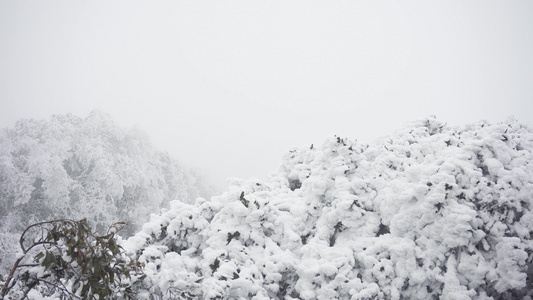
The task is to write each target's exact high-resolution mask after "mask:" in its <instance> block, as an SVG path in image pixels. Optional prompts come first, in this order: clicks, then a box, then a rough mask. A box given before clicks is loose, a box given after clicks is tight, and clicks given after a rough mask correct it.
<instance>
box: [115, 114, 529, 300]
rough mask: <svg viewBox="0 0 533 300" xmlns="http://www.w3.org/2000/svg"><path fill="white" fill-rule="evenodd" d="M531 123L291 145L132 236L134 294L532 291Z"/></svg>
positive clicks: (471, 294)
mask: <svg viewBox="0 0 533 300" xmlns="http://www.w3.org/2000/svg"><path fill="white" fill-rule="evenodd" d="M532 151H533V133H532V131H531V130H530V129H528V128H527V127H525V126H523V125H521V124H519V123H517V122H516V121H514V120H509V121H508V122H504V123H501V124H488V123H478V124H474V125H471V126H467V127H465V128H451V127H447V126H446V125H445V124H443V123H440V122H438V121H437V120H435V119H434V118H428V119H425V120H422V121H418V122H414V123H412V124H410V125H409V126H407V127H406V128H404V129H403V130H400V131H398V132H397V133H396V134H393V135H391V136H389V137H386V138H383V139H382V140H380V141H379V142H377V143H374V144H371V145H367V144H361V143H358V142H357V141H354V140H349V139H343V138H340V137H333V138H330V139H328V140H326V142H325V143H324V144H322V145H320V146H316V145H311V146H306V147H300V148H296V149H293V150H291V151H290V152H289V153H288V154H287V156H286V157H285V158H284V163H283V165H282V167H281V168H280V171H279V172H278V173H277V174H276V175H273V176H272V177H271V178H270V179H269V180H268V181H267V182H260V181H257V180H249V181H238V180H236V181H235V182H233V184H232V185H231V186H230V188H229V189H228V190H227V191H226V192H225V193H224V194H222V195H221V196H218V197H213V198H212V199H211V201H206V200H203V199H199V200H197V202H196V203H194V204H185V203H182V202H177V201H176V202H172V203H171V205H170V209H169V210H167V211H164V212H163V213H161V214H160V215H152V218H151V220H150V222H148V223H146V224H145V225H144V226H143V228H142V230H141V232H139V233H138V234H136V235H135V236H133V237H131V238H130V239H128V240H127V241H124V243H123V246H124V248H125V249H126V251H127V254H128V255H130V256H131V257H132V258H138V259H139V261H141V262H143V263H145V264H146V269H145V271H144V272H145V274H146V275H147V277H146V278H145V279H144V281H142V282H138V284H137V286H136V289H137V292H138V294H137V297H138V298H139V299H152V298H154V297H155V298H156V299H175V298H177V297H182V298H191V299H196V298H199V299H228V298H229V299H239V298H240V299H250V298H251V299H337V298H340V299H520V298H523V297H527V296H528V295H529V296H531V294H532V292H531V290H532V289H533V284H532V282H533V265H532V261H533V254H532V253H533V242H532V234H533V212H532V206H533V165H532V164H533V152H532Z"/></svg>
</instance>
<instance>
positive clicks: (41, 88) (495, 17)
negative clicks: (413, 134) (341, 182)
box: [0, 0, 533, 187]
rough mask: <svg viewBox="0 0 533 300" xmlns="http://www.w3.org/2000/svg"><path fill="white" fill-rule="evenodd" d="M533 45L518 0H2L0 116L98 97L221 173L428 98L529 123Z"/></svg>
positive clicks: (393, 120) (455, 112)
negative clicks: (512, 117) (513, 117)
mask: <svg viewBox="0 0 533 300" xmlns="http://www.w3.org/2000/svg"><path fill="white" fill-rule="evenodd" d="M532 55H533V1H530V0H528V1H518V0H513V1H490V0H489V1H486V0H484V1H401V2H400V1H290V0H287V1H131V0H128V1H57V0H53V1H25V0H3V1H1V2H0V127H10V126H13V124H14V123H15V122H16V121H17V120H18V119H21V118H35V119H48V118H49V117H50V115H52V114H58V113H73V114H76V115H78V116H80V117H86V116H87V115H88V114H89V112H90V111H92V110H93V109H100V110H102V111H104V112H106V113H108V114H110V115H111V116H112V117H113V118H114V120H115V121H116V122H117V123H118V124H120V125H121V126H124V127H130V126H133V125H137V126H139V127H140V128H141V129H143V130H144V131H145V132H147V133H148V134H149V136H150V137H151V138H152V141H153V142H154V144H155V145H156V146H157V147H158V148H160V149H163V150H167V151H169V152H170V153H172V154H173V155H174V156H175V157H176V158H178V160H180V161H181V162H183V163H185V164H188V165H191V166H196V167H199V168H200V169H202V170H204V171H205V172H207V173H209V174H210V175H209V178H210V179H211V180H212V181H213V182H214V184H215V185H217V186H219V187H223V185H224V182H225V178H226V177H242V178H249V177H257V178H263V179H264V178H266V176H267V174H268V173H269V172H270V171H272V170H275V169H276V168H277V166H278V164H279V163H280V162H281V157H282V155H283V154H284V153H285V152H286V151H288V150H289V149H290V148H291V147H292V146H295V145H307V144H309V145H310V144H311V143H315V144H318V143H321V142H322V141H323V140H324V139H325V138H326V137H327V136H330V135H334V134H336V135H340V136H343V137H350V138H356V139H359V140H362V141H367V142H371V141H372V140H374V139H375V138H377V137H379V136H383V135H386V134H388V133H392V132H393V131H394V130H395V129H397V128H399V127H401V126H403V125H404V124H405V123H406V122H408V121H411V120H414V119H417V118H421V117H425V116H427V115H430V114H434V115H436V116H437V118H438V119H440V120H442V121H445V122H448V124H451V125H461V124H465V123H472V122H476V121H479V120H488V121H492V122H498V121H504V120H505V119H506V118H507V117H508V116H511V115H514V116H515V117H516V118H517V119H518V120H519V121H522V122H524V123H526V124H529V125H532V124H533V58H532Z"/></svg>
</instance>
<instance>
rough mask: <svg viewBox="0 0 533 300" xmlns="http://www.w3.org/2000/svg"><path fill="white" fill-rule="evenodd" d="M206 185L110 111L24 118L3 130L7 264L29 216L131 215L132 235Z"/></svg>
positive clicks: (101, 227)
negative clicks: (120, 123) (122, 124)
mask: <svg viewBox="0 0 533 300" xmlns="http://www.w3.org/2000/svg"><path fill="white" fill-rule="evenodd" d="M206 192H207V189H206V188H205V186H204V185H203V183H202V180H201V179H200V178H198V176H197V175H195V174H194V173H192V172H190V171H189V170H187V169H186V168H185V167H183V166H181V165H180V164H178V163H177V162H176V161H175V160H173V159H172V158H171V157H170V156H169V155H168V154H166V153H164V152H161V151H158V150H157V149H155V148H154V147H153V146H152V144H151V143H150V141H149V140H148V138H147V136H146V135H145V134H143V133H142V132H140V131H139V130H135V129H131V130H130V129H123V128H120V127H118V126H117V125H116V124H115V123H114V122H113V121H112V120H111V118H110V117H109V116H108V115H106V114H104V113H101V112H98V111H94V112H93V113H91V114H90V115H89V116H88V117H87V118H85V119H82V118H79V117H76V116H73V115H55V116H53V117H52V118H51V120H49V121H45V120H21V121H19V122H17V124H16V125H15V126H14V127H13V128H6V129H2V130H1V131H0V270H1V269H2V268H1V267H2V266H3V267H8V266H10V265H11V264H12V261H13V259H14V256H15V252H16V247H17V246H18V239H19V237H20V234H21V233H22V231H23V230H24V229H25V228H26V227H27V226H28V225H30V224H33V223H36V222H38V221H43V220H53V219H60V218H70V219H74V220H79V219H83V218H87V219H88V221H89V223H90V224H91V225H92V226H93V228H95V229H96V230H97V231H98V232H104V231H105V230H106V229H107V227H108V226H109V225H110V224H111V223H113V222H117V221H126V222H128V223H129V224H130V226H129V228H128V229H129V232H130V235H131V234H133V233H134V232H136V231H138V230H139V229H140V228H141V225H142V224H143V223H144V222H146V221H147V220H148V217H149V214H150V213H151V212H153V213H157V212H159V211H160V209H161V208H162V207H168V202H169V201H170V200H173V199H181V200H182V201H184V202H194V199H196V198H197V197H199V196H204V197H206V196H207V193H206ZM127 233H128V232H126V231H124V232H123V234H127Z"/></svg>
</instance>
